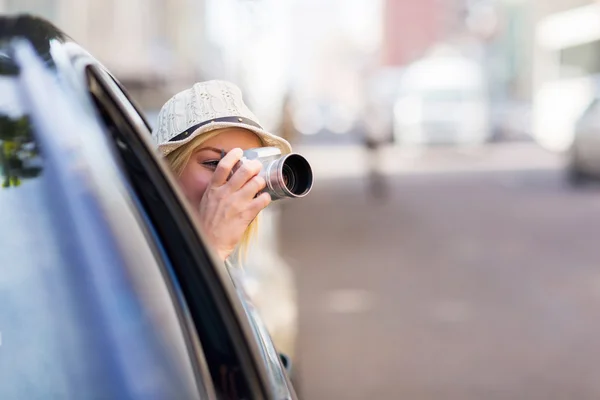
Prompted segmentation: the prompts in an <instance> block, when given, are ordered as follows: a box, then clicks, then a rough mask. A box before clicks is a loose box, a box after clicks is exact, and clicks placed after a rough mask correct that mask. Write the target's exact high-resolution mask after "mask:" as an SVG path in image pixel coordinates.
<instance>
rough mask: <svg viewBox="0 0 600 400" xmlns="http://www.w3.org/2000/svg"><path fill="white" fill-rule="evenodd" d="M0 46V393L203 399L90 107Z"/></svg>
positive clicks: (180, 317) (183, 336)
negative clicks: (1, 54) (1, 55)
mask: <svg viewBox="0 0 600 400" xmlns="http://www.w3.org/2000/svg"><path fill="white" fill-rule="evenodd" d="M0 47H1V48H2V51H3V55H4V56H3V60H2V66H1V67H0V86H1V87H2V90H1V91H0V123H1V127H0V149H1V150H2V151H1V154H2V160H1V161H2V164H1V171H2V181H3V189H0V239H1V240H0V268H1V274H0V376H1V379H0V398H2V399H17V398H19V399H105V398H110V399H157V400H158V399H164V400H168V399H175V398H177V399H210V398H215V396H214V392H212V391H211V390H210V389H211V387H212V385H211V384H212V383H211V381H210V378H208V380H207V378H206V376H204V375H203V374H202V371H201V366H199V364H200V362H199V361H198V360H199V358H198V355H197V354H196V352H195V348H194V347H193V346H192V345H191V344H190V342H191V341H193V338H194V335H195V332H194V331H193V330H190V329H189V328H188V327H187V326H186V324H185V310H183V309H181V307H180V305H179V303H178V302H177V301H176V295H177V293H176V291H174V290H173V288H172V287H171V285H169V282H170V280H169V279H166V277H165V276H166V274H165V273H166V272H167V271H166V270H165V268H164V265H162V260H161V258H160V257H159V255H158V254H157V253H156V252H155V251H154V249H153V248H152V247H151V246H150V245H149V243H150V242H149V241H148V237H147V235H146V232H145V230H144V228H145V226H144V224H143V220H142V219H141V218H140V216H139V215H138V213H137V212H136V209H137V208H136V207H135V203H134V200H135V199H133V198H132V197H131V196H130V191H129V190H128V187H127V182H126V180H124V179H123V175H122V173H121V170H120V166H119V165H118V164H117V163H116V162H115V161H116V159H115V157H114V153H113V152H112V150H111V147H110V146H109V143H108V142H107V140H106V136H105V134H104V132H103V131H102V130H101V127H100V126H99V125H98V121H97V118H96V117H95V115H94V114H92V113H90V112H89V109H86V107H85V106H84V105H83V104H82V103H81V98H79V97H78V96H77V95H76V93H74V92H73V91H72V90H70V88H69V87H68V86H65V85H63V84H62V82H63V81H62V80H61V78H60V76H59V75H60V73H59V72H58V71H57V69H56V65H55V64H54V62H53V61H52V59H47V58H46V60H44V61H42V58H41V57H40V54H37V53H36V50H34V47H33V46H31V45H30V44H29V43H28V42H18V43H15V44H10V45H9V44H6V43H0Z"/></svg>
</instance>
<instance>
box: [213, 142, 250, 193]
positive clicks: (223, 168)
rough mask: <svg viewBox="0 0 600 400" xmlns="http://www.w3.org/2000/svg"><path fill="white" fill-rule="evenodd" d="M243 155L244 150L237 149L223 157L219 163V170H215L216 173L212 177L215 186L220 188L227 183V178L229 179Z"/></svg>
mask: <svg viewBox="0 0 600 400" xmlns="http://www.w3.org/2000/svg"><path fill="white" fill-rule="evenodd" d="M243 155H244V151H243V150H242V149H239V148H236V149H233V150H231V151H230V152H229V153H227V154H226V155H225V157H223V158H222V159H221V161H219V164H218V165H217V168H216V169H215V172H214V173H213V176H212V184H213V186H216V187H219V186H223V185H224V184H226V183H227V178H229V175H230V174H231V170H232V169H233V167H234V166H235V164H236V163H237V162H238V161H239V160H240V159H241V158H242V156H243ZM234 175H235V174H234ZM244 183H245V182H244ZM240 187H241V185H240Z"/></svg>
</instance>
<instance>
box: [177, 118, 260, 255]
mask: <svg viewBox="0 0 600 400" xmlns="http://www.w3.org/2000/svg"><path fill="white" fill-rule="evenodd" d="M221 131H222V130H221V129H216V130H214V131H210V132H207V133H205V134H203V135H199V136H198V137H196V138H194V139H193V140H192V141H191V142H189V143H186V144H184V145H183V146H180V147H178V148H177V149H175V150H173V151H172V152H171V153H169V154H167V156H166V160H167V163H168V164H169V166H170V167H171V170H172V171H173V172H174V173H175V175H177V177H179V176H181V174H182V173H183V169H184V168H185V166H186V165H187V163H188V162H189V161H190V158H191V157H192V154H193V153H194V151H195V150H196V149H197V148H198V147H199V146H200V145H202V144H203V143H204V142H206V141H207V140H209V139H212V138H213V137H215V136H217V135H218V134H220V133H221ZM259 216H260V214H259V215H258V216H257V217H256V218H254V220H253V221H252V222H251V223H250V225H248V228H246V231H245V232H244V234H243V236H242V239H241V241H240V244H239V246H238V248H237V249H236V250H235V251H234V254H236V255H237V257H236V258H237V261H238V263H240V264H241V261H243V260H245V259H246V257H247V255H248V250H249V248H250V244H251V242H252V240H253V239H254V237H255V236H256V233H257V232H258V219H259Z"/></svg>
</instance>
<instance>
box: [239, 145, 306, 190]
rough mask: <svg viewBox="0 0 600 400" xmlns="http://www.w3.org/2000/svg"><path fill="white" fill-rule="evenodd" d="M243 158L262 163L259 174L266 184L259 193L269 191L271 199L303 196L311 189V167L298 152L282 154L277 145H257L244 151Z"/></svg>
mask: <svg viewBox="0 0 600 400" xmlns="http://www.w3.org/2000/svg"><path fill="white" fill-rule="evenodd" d="M244 158H246V159H248V160H259V161H260V162H261V163H262V169H261V170H260V173H259V175H260V176H262V177H263V178H264V179H265V181H266V182H267V186H266V187H265V188H264V189H263V190H262V191H261V193H263V192H267V193H269V194H270V195H271V199H272V200H279V199H285V198H292V199H294V198H299V197H304V196H306V195H307V194H308V193H309V192H310V190H311V189H312V185H313V173H312V168H311V167H310V164H309V163H308V161H307V160H306V158H304V157H302V156H301V155H300V154H296V153H291V154H286V155H284V156H282V155H281V151H280V150H279V149H278V148H277V147H257V148H254V149H249V150H246V151H244Z"/></svg>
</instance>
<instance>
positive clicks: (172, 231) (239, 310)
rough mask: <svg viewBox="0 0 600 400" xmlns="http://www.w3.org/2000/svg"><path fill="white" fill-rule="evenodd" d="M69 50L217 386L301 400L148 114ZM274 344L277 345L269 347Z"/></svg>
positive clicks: (232, 394) (231, 392) (228, 393)
mask: <svg viewBox="0 0 600 400" xmlns="http://www.w3.org/2000/svg"><path fill="white" fill-rule="evenodd" d="M69 52H70V57H71V60H72V62H73V63H74V65H77V68H78V71H77V73H79V74H81V76H82V77H83V78H84V79H85V82H86V84H87V90H88V92H89V95H90V96H91V98H92V100H93V102H94V104H95V107H96V109H97V112H98V116H99V117H100V119H101V120H102V122H103V124H104V126H105V127H106V131H107V133H108V134H109V135H110V137H111V138H112V140H113V143H114V148H115V151H116V152H117V154H118V155H119V157H120V158H121V162H122V166H123V169H124V170H125V171H126V176H127V180H128V182H129V185H130V187H131V189H132V191H133V192H134V193H135V196H136V198H138V199H139V203H138V204H139V207H140V208H141V209H142V212H143V213H144V214H145V215H146V216H147V219H146V223H147V225H148V230H149V231H152V232H153V233H154V234H153V238H154V240H155V241H156V245H157V247H159V248H160V249H161V252H162V254H163V256H164V258H165V260H166V262H167V263H168V264H169V266H170V277H171V279H172V280H173V281H174V282H175V285H176V286H177V287H178V291H179V293H180V295H181V297H180V301H181V302H182V303H184V304H185V308H186V310H188V313H189V314H188V315H189V319H190V321H192V322H193V324H194V326H195V328H196V331H197V332H198V336H199V343H200V346H201V348H202V351H203V353H204V354H205V356H206V362H207V365H208V368H209V370H210V373H211V376H212V382H213V385H214V387H215V390H216V391H217V393H218V394H219V395H220V396H223V397H224V398H231V399H243V398H254V399H263V398H264V399H277V400H283V399H293V398H296V397H295V394H294V391H293V388H292V386H291V384H290V382H289V379H287V377H286V374H285V371H284V368H283V366H282V364H281V361H280V360H279V357H278V356H277V353H276V352H274V348H272V343H268V344H267V343H265V340H266V339H265V337H264V333H262V334H261V335H258V336H257V331H256V328H255V326H256V325H255V324H252V323H251V322H250V320H249V319H248V314H247V308H246V307H245V304H244V303H243V299H241V298H240V296H239V295H238V292H237V291H236V288H235V286H234V285H233V282H232V280H231V277H230V276H229V274H228V272H227V269H226V268H225V267H224V266H223V265H219V263H218V261H216V259H215V258H214V257H213V256H212V253H211V251H210V249H208V248H207V247H206V246H205V242H204V241H203V240H202V235H201V233H200V232H199V231H198V229H197V226H196V225H195V224H194V222H193V220H192V218H191V215H192V214H191V212H190V209H189V208H188V206H187V203H186V202H185V201H184V200H183V196H182V195H181V193H180V191H179V189H178V188H177V185H176V184H175V180H174V179H173V177H172V176H171V174H170V172H169V171H168V169H167V168H166V165H165V164H164V162H162V160H160V157H159V156H158V154H157V151H156V150H155V148H154V146H153V145H152V143H151V142H150V132H149V127H148V124H147V123H146V121H145V120H144V118H143V115H142V114H141V113H140V112H139V111H138V109H137V107H136V106H135V104H134V103H133V102H132V101H131V100H130V99H129V98H128V96H127V93H126V91H125V90H123V88H122V87H121V86H120V85H119V83H118V81H116V80H115V79H114V78H113V77H112V76H111V75H110V74H109V73H108V72H107V71H106V70H105V69H104V68H103V67H102V66H101V65H99V64H98V63H96V62H95V60H93V59H92V58H90V57H88V56H87V55H86V54H84V53H82V52H80V51H77V49H76V47H70V48H69ZM83 60H86V61H83ZM268 345H270V346H271V348H270V350H271V351H266V350H265V349H266V348H267V347H266V346H268Z"/></svg>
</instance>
